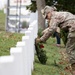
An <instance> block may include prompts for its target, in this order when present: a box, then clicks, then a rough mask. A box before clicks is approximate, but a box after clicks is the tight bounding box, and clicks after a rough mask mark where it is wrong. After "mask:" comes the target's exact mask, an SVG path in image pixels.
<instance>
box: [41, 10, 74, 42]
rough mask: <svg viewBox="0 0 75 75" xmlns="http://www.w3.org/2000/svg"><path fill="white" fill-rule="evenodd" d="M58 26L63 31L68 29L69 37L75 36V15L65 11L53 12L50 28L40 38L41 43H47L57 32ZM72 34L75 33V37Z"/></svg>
mask: <svg viewBox="0 0 75 75" xmlns="http://www.w3.org/2000/svg"><path fill="white" fill-rule="evenodd" d="M58 26H59V27H60V29H63V30H65V29H68V32H69V36H75V33H74V32H75V15H73V14H71V13H69V12H63V11H60V12H56V11H55V12H52V16H51V19H50V23H49V28H48V30H47V31H46V32H45V33H44V35H43V36H42V37H41V38H40V39H41V41H46V40H47V39H48V38H49V37H50V35H51V34H53V33H54V32H55V31H56V29H57V27H58ZM71 33H74V35H71Z"/></svg>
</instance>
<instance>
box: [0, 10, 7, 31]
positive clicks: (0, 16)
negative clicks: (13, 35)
mask: <svg viewBox="0 0 75 75" xmlns="http://www.w3.org/2000/svg"><path fill="white" fill-rule="evenodd" d="M5 19H6V18H5V14H4V13H3V11H2V10H0V31H4V30H5Z"/></svg>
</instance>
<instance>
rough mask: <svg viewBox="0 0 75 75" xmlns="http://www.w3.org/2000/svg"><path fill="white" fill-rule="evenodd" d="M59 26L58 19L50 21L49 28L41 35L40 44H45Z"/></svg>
mask: <svg viewBox="0 0 75 75" xmlns="http://www.w3.org/2000/svg"><path fill="white" fill-rule="evenodd" d="M58 24H59V21H58V19H52V20H51V21H50V27H49V29H48V30H47V31H46V32H45V33H44V34H43V36H42V37H41V38H40V40H41V41H42V42H45V41H46V40H47V39H48V38H49V37H50V36H51V35H52V34H53V33H54V32H55V31H56V29H57V27H58Z"/></svg>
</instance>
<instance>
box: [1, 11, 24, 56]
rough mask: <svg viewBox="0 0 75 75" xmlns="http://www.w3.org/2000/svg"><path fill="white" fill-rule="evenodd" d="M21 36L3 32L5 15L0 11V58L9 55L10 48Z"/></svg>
mask: <svg viewBox="0 0 75 75" xmlns="http://www.w3.org/2000/svg"><path fill="white" fill-rule="evenodd" d="M22 36H23V34H19V33H10V32H5V14H4V13H3V11H2V10H1V11H0V56H4V55H9V54H10V48H11V47H15V45H16V43H17V42H18V41H20V40H21V39H22Z"/></svg>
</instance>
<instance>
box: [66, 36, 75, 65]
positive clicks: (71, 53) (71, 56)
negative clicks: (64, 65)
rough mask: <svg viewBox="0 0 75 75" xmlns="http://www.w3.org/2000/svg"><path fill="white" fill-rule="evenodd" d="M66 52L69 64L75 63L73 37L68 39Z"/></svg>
mask: <svg viewBox="0 0 75 75" xmlns="http://www.w3.org/2000/svg"><path fill="white" fill-rule="evenodd" d="M66 52H67V54H68V58H69V62H70V64H73V63H75V37H68V40H67V44H66Z"/></svg>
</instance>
